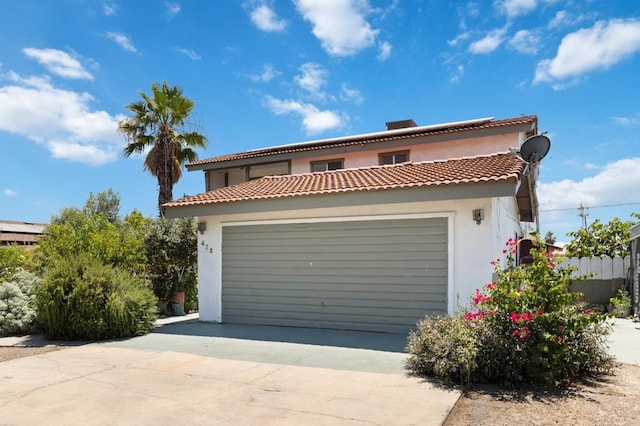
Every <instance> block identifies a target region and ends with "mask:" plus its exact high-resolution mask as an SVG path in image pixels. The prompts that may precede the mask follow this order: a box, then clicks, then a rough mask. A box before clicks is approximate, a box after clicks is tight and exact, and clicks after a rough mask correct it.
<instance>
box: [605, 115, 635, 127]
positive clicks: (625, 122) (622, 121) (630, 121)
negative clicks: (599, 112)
mask: <svg viewBox="0 0 640 426" xmlns="http://www.w3.org/2000/svg"><path fill="white" fill-rule="evenodd" d="M611 119H612V120H613V122H614V123H616V124H619V125H621V126H638V125H640V114H636V115H635V116H633V117H611Z"/></svg>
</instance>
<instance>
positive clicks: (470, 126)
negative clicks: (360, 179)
mask: <svg viewBox="0 0 640 426" xmlns="http://www.w3.org/2000/svg"><path fill="white" fill-rule="evenodd" d="M537 121H538V117H537V116H535V115H526V116H522V117H517V118H508V119H502V120H493V119H486V120H472V121H463V122H459V123H451V124H450V125H434V126H424V127H415V128H406V129H400V130H399V131H391V132H388V131H387V132H378V133H370V134H367V135H360V136H346V137H343V138H335V139H325V140H319V141H309V142H303V143H299V144H291V145H283V146H278V147H271V148H264V149H256V150H251V151H245V152H239V153H235V154H227V155H221V156H218V157H213V158H206V159H203V160H198V161H194V162H192V163H189V164H187V168H189V167H194V166H201V165H204V164H214V163H222V162H225V161H233V160H242V159H247V158H257V157H267V156H270V155H276V154H290V153H294V152H304V151H315V150H319V149H325V148H329V147H332V148H333V147H344V146H349V145H361V144H363V143H376V142H388V141H392V140H400V139H408V138H416V137H423V136H431V135H439V134H446V133H459V132H466V131H470V130H481V129H490V128H496V127H507V126H514V125H519V124H534V123H537Z"/></svg>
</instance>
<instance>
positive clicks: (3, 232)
mask: <svg viewBox="0 0 640 426" xmlns="http://www.w3.org/2000/svg"><path fill="white" fill-rule="evenodd" d="M46 226H47V225H46V224H44V223H30V222H15V221H12V220H0V247H1V246H9V245H13V244H16V245H19V246H30V245H34V244H36V243H37V241H38V237H39V236H40V235H41V234H42V231H43V230H44V228H45V227H46Z"/></svg>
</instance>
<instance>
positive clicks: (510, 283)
mask: <svg viewBox="0 0 640 426" xmlns="http://www.w3.org/2000/svg"><path fill="white" fill-rule="evenodd" d="M516 245H517V241H514V240H509V241H508V242H507V248H506V249H505V251H504V252H505V254H506V255H507V256H506V257H507V265H506V267H505V268H504V269H503V267H502V265H501V262H500V260H496V261H494V262H492V264H494V267H495V273H496V276H497V277H498V279H497V281H496V282H494V283H491V284H488V285H486V286H485V287H484V288H483V289H482V290H480V289H478V290H476V293H475V295H474V296H473V297H472V301H471V305H472V309H466V310H464V309H463V310H461V312H460V313H458V314H456V315H455V316H454V317H448V318H447V317H445V318H443V317H436V318H426V319H424V320H423V321H421V322H420V323H419V324H418V329H417V331H415V332H412V333H411V334H410V336H409V343H408V346H407V351H408V352H409V354H410V355H409V358H408V360H407V368H408V369H410V370H411V371H412V372H413V373H415V374H418V375H427V376H433V377H436V378H438V379H440V380H443V381H445V382H454V383H461V384H465V385H470V384H472V383H498V384H501V385H504V386H508V387H515V386H519V385H520V384H524V383H530V384H542V385H545V386H556V385H559V384H563V383H566V382H568V381H570V380H571V379H574V378H576V377H580V376H586V375H600V374H605V373H608V372H610V371H611V370H612V368H613V366H614V362H613V358H612V357H611V356H610V355H609V354H608V353H607V351H606V336H607V335H608V334H609V332H610V327H609V326H608V325H607V324H606V323H605V319H606V316H604V315H602V314H600V313H597V312H591V311H588V310H586V309H585V307H584V306H583V305H582V304H581V303H580V302H579V297H580V295H579V294H577V293H571V292H569V285H570V284H571V272H572V269H571V268H559V267H557V266H556V262H557V259H555V258H554V256H550V255H547V253H546V250H545V248H544V246H542V245H540V244H538V245H537V246H536V247H534V249H533V250H532V255H533V263H532V264H530V265H520V266H516V265H515V259H514V254H515V252H516V249H515V246H516ZM462 372H463V373H462Z"/></svg>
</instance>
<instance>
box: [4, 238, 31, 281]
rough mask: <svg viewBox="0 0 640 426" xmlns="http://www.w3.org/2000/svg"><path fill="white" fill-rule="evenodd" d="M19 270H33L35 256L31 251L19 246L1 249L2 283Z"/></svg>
mask: <svg viewBox="0 0 640 426" xmlns="http://www.w3.org/2000/svg"><path fill="white" fill-rule="evenodd" d="M19 269H24V270H25V271H29V270H32V269H33V255H32V254H31V251H30V249H28V248H23V247H19V246H17V245H10V246H7V247H0V282H2V281H6V280H8V279H9V277H10V276H11V275H13V273H14V272H16V271H18V270H19Z"/></svg>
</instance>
